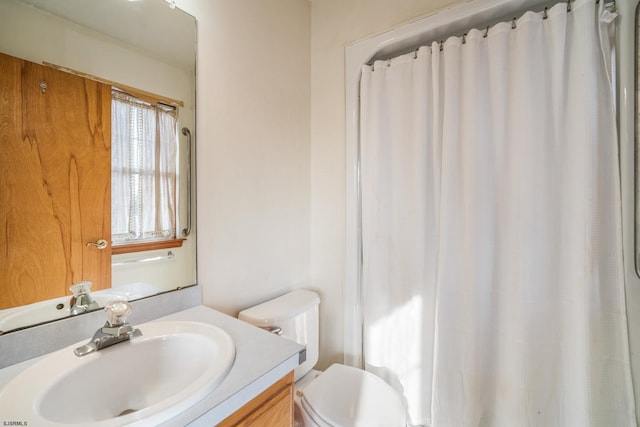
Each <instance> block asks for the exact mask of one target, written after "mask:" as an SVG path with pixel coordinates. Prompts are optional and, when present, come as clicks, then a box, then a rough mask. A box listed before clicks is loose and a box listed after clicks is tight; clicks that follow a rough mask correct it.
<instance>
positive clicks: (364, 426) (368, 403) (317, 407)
mask: <svg viewBox="0 0 640 427" xmlns="http://www.w3.org/2000/svg"><path fill="white" fill-rule="evenodd" d="M301 403H302V407H303V409H304V410H305V412H306V413H307V415H308V416H310V417H311V418H312V419H313V420H314V422H315V423H316V424H318V425H319V426H322V427H325V426H326V427H401V426H405V425H406V411H405V408H404V405H403V404H402V400H401V399H400V396H399V395H398V394H397V393H396V391H395V390H393V389H392V388H391V386H389V385H388V384H387V383H386V382H384V381H383V380H382V379H380V378H378V377H377V376H375V375H374V374H372V373H370V372H366V371H363V370H361V369H357V368H354V367H351V366H346V365H340V364H334V365H331V366H330V367H329V368H328V369H327V370H326V371H324V373H322V374H321V375H320V376H318V378H316V379H315V380H314V381H312V382H311V383H310V384H309V385H308V386H306V387H305V388H304V389H303V390H302V399H301Z"/></svg>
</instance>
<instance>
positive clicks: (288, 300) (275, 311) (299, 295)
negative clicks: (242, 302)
mask: <svg viewBox="0 0 640 427" xmlns="http://www.w3.org/2000/svg"><path fill="white" fill-rule="evenodd" d="M319 304H320V297H319V296H318V294H316V293H315V292H312V291H307V290H304V289H298V290H295V291H292V292H289V293H287V294H284V295H282V296H279V297H277V298H274V299H272V300H269V301H266V302H263V303H262V304H258V305H256V306H254V307H250V308H248V309H246V310H243V311H241V312H240V313H239V314H238V319H240V320H243V321H245V322H249V323H252V324H254V325H259V326H273V325H274V324H276V323H279V322H282V321H284V320H288V319H291V318H292V317H294V316H297V315H298V314H301V313H304V312H305V311H307V310H308V309H310V308H314V307H317V306H318V305H319Z"/></svg>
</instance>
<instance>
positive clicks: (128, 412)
mask: <svg viewBox="0 0 640 427" xmlns="http://www.w3.org/2000/svg"><path fill="white" fill-rule="evenodd" d="M136 411H137V409H125V410H124V411H122V412H120V413H119V414H118V416H119V417H123V416H125V415H129V414H132V413H134V412H136Z"/></svg>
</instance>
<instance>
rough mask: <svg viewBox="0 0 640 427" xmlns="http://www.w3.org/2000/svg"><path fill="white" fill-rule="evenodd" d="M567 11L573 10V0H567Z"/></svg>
mask: <svg viewBox="0 0 640 427" xmlns="http://www.w3.org/2000/svg"><path fill="white" fill-rule="evenodd" d="M567 12H571V0H567Z"/></svg>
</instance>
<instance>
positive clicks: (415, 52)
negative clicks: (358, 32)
mask: <svg viewBox="0 0 640 427" xmlns="http://www.w3.org/2000/svg"><path fill="white" fill-rule="evenodd" d="M572 1H575V0H564V1H558V2H556V3H555V4H554V5H553V6H555V5H556V4H561V3H566V4H567V12H571V2H572ZM596 4H600V0H596ZM615 4H616V2H615V0H611V1H608V2H606V3H605V8H606V9H607V10H608V11H609V13H612V14H613V13H615ZM553 6H551V7H553ZM548 10H549V6H545V8H544V9H543V10H541V11H539V12H535V13H538V14H542V19H547V18H548V15H547V11H548ZM517 20H518V18H516V17H514V18H512V19H511V29H512V30H515V29H516V28H517ZM502 22H505V21H500V23H502ZM495 25H497V23H495V24H492V25H487V26H486V27H485V28H484V34H483V35H482V36H483V37H484V38H486V37H487V36H488V35H489V30H490V29H491V27H493V26H495ZM452 36H453V35H451V36H449V37H452ZM449 37H446V38H449ZM460 38H462V44H466V43H467V32H465V33H464V34H462V35H461V36H460ZM437 43H438V46H439V49H440V51H442V50H443V49H444V40H440V41H439V42H437ZM427 44H428V43H427ZM424 45H425V44H424V43H421V44H420V46H424ZM420 46H418V47H417V48H416V49H414V50H413V57H414V58H417V57H418V51H419V50H420ZM390 59H391V58H387V59H381V60H380V61H383V62H384V61H387V63H388V61H390ZM374 62H375V61H374ZM369 65H373V64H371V63H369Z"/></svg>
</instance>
